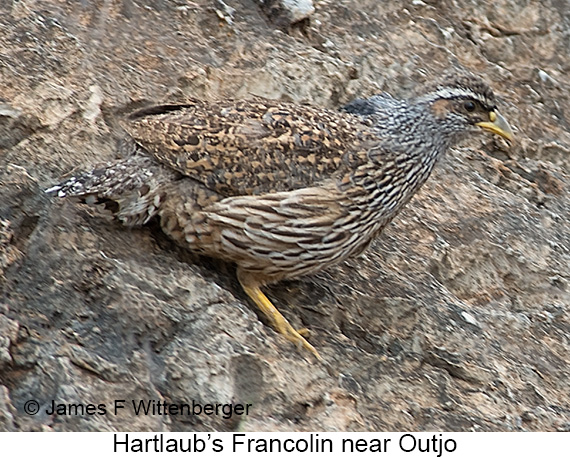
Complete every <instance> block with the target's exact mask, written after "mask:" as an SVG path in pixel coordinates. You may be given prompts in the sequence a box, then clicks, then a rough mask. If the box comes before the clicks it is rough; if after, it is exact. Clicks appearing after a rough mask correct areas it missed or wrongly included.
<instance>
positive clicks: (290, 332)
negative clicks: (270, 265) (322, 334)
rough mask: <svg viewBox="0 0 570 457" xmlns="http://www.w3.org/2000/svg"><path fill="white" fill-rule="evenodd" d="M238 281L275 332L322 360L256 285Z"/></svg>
mask: <svg viewBox="0 0 570 457" xmlns="http://www.w3.org/2000/svg"><path fill="white" fill-rule="evenodd" d="M238 277H239V276H238ZM239 279H240V283H241V286H242V287H243V290H244V291H245V293H246V294H247V295H249V297H250V298H251V299H252V300H253V302H254V303H255V304H256V305H257V306H258V307H259V309H260V310H261V311H262V312H263V314H265V315H266V316H267V318H268V319H269V320H270V321H271V324H272V325H273V327H274V328H275V330H277V331H278V332H279V333H281V335H283V336H284V337H285V338H287V339H288V340H289V341H292V342H293V343H295V344H296V345H297V346H299V347H300V346H302V347H304V348H305V349H308V350H309V351H311V352H312V353H313V355H314V356H315V357H316V358H317V359H319V360H321V361H322V360H323V359H322V358H321V356H320V355H319V353H318V352H317V350H316V349H315V348H314V347H313V346H312V345H311V344H309V342H308V341H307V340H305V338H303V337H302V336H301V334H300V333H299V332H298V331H297V330H295V329H294V328H293V327H292V326H291V324H289V322H287V320H286V319H285V318H284V317H283V315H282V314H281V313H280V312H279V311H278V310H277V308H275V306H273V303H271V302H270V301H269V299H268V298H267V297H266V296H265V294H264V293H263V292H262V291H261V289H260V288H259V286H258V285H248V284H246V282H245V281H244V280H243V279H242V278H239ZM300 331H301V332H303V333H307V330H306V329H302V330H300Z"/></svg>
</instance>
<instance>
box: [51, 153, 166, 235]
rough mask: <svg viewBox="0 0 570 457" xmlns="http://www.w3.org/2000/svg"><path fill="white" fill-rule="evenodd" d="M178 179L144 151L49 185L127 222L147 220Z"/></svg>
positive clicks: (57, 191) (58, 193)
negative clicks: (145, 155)
mask: <svg viewBox="0 0 570 457" xmlns="http://www.w3.org/2000/svg"><path fill="white" fill-rule="evenodd" d="M174 179H177V176H175V173H174V172H171V171H169V170H165V167H160V166H159V165H158V164H157V163H156V162H154V160H153V159H151V158H150V157H144V156H140V155H135V156H132V157H130V158H128V159H125V160H120V161H117V162H115V163H111V164H107V165H105V166H102V167H100V168H95V169H93V170H91V171H87V172H84V173H81V174H79V175H76V176H73V177H71V178H69V179H68V180H67V181H64V182H62V183H61V184H57V185H55V186H52V187H50V188H49V189H46V191H45V192H46V193H48V194H53V195H57V196H58V197H60V198H63V197H75V198H78V199H79V200H80V201H82V202H84V203H87V204H90V205H97V206H99V207H103V208H104V209H105V210H107V211H110V212H111V213H112V214H113V216H114V217H115V218H116V219H118V220H119V221H121V222H122V223H123V224H125V225H127V226H137V225H143V224H145V223H147V222H148V221H149V220H150V219H151V218H152V217H153V216H155V215H156V214H157V212H158V210H159V208H160V206H161V204H162V201H163V199H164V195H163V194H162V189H163V188H164V185H165V184H166V183H168V182H169V181H172V180H174Z"/></svg>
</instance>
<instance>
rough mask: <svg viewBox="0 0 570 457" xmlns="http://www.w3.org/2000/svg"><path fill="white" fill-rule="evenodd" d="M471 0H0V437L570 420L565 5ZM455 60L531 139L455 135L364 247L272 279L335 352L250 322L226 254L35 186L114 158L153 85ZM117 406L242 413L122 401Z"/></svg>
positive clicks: (234, 87)
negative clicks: (423, 180)
mask: <svg viewBox="0 0 570 457" xmlns="http://www.w3.org/2000/svg"><path fill="white" fill-rule="evenodd" d="M458 5H459V3H457V2H450V1H443V2H433V1H428V0H425V1H414V2H406V4H405V5H404V6H403V5H402V2H398V1H393V0H390V1H384V2H377V1H376V0H360V1H357V0H340V1H336V0H335V1H330V0H322V1H318V2H314V6H315V12H314V13H313V14H312V15H311V16H310V18H309V19H308V20H304V21H302V22H300V23H299V24H298V25H297V26H295V25H293V26H291V27H289V28H287V30H284V29H280V28H279V27H277V26H276V24H274V23H272V22H271V21H269V20H268V19H267V17H266V15H265V14H264V12H263V11H262V10H261V9H260V8H259V5H258V2H255V1H251V0H250V1H247V0H241V1H237V2H231V8H229V7H228V3H223V2H219V1H208V0H195V1H186V0H176V1H150V0H142V1H140V2H133V1H132V0H122V1H119V2H109V1H101V2H57V1H53V0H37V1H34V2H12V3H11V4H10V3H8V4H6V5H5V6H3V7H2V8H3V14H2V15H0V29H1V30H2V31H3V32H2V34H0V98H1V99H2V100H0V101H1V103H0V163H1V166H0V202H1V203H0V273H1V278H0V294H1V295H0V296H1V300H0V429H1V430H60V431H64V430H82V431H89V430H127V429H128V430H133V431H136V430H139V431H150V430H152V431H166V430H173V431H186V430H193V431H209V430H238V429H239V430H245V431H309V430H318V431H353V430H358V431H393V430H403V429H405V430H416V431H423V430H435V429H437V430H448V431H463V430H464V431H469V430H486V431H491V430H492V431H507V430H531V431H533V430H540V431H551V430H566V431H568V430H570V406H569V405H570V355H569V354H570V341H569V339H568V335H569V334H570V320H569V307H570V285H569V281H570V275H569V268H568V266H569V265H570V217H569V208H570V191H569V184H568V177H569V174H570V126H569V123H570V112H568V107H569V106H570V100H569V98H570V97H569V89H570V80H569V78H568V76H567V75H568V72H569V70H570V68H569V63H568V59H567V56H568V54H569V53H570V16H569V15H568V11H567V7H566V5H565V3H564V2H558V1H555V0H544V1H541V2H539V1H536V0H529V1H524V2H523V1H520V0H497V1H495V2H492V3H482V2H477V1H475V0H471V1H469V0H468V1H465V2H461V5H462V6H458ZM453 66H462V67H465V68H468V69H470V70H472V71H474V72H477V73H479V74H481V75H483V76H484V77H485V78H486V79H487V80H488V81H490V83H491V85H492V86H493V87H494V88H495V90H496V92H497V93H498V94H499V96H500V98H501V100H502V105H501V111H502V113H503V114H504V115H505V117H506V118H507V119H508V120H509V121H510V123H511V124H512V125H513V126H514V127H515V128H516V134H517V137H518V139H519V142H518V143H517V145H516V146H515V147H514V148H511V149H506V148H505V147H504V145H503V144H502V143H501V142H500V141H497V140H495V139H491V138H489V137H488V136H486V137H482V138H481V139H479V140H475V141H470V142H469V143H466V144H464V145H462V147H460V148H457V149H455V150H453V151H452V152H451V153H450V154H449V155H448V156H447V157H445V159H444V160H443V161H442V163H441V164H440V166H439V167H438V169H437V170H436V172H435V173H434V175H433V176H432V177H431V178H430V180H429V181H428V184H427V185H426V186H425V187H424V188H423V189H422V190H421V191H420V193H419V194H418V195H417V197H416V198H414V200H413V201H412V202H411V203H410V205H409V206H408V207H407V208H406V210H405V211H404V212H403V213H402V214H401V215H400V217H398V218H397V219H396V220H395V221H394V222H393V223H392V225H391V226H390V227H389V228H388V229H387V230H386V231H385V232H384V234H383V236H382V237H381V238H380V239H378V241H377V242H375V243H374V244H373V245H372V246H371V248H370V249H369V250H368V251H366V253H365V254H364V255H363V256H362V257H360V258H358V259H352V260H351V261H349V262H347V263H345V264H343V265H340V266H339V267H337V268H334V269H331V270H328V271H326V272H325V273H322V274H320V275H318V276H315V277H310V278H304V279H302V280H299V281H291V282H284V283H281V284H278V285H275V286H272V287H270V288H269V291H268V295H269V296H271V297H272V298H274V301H275V303H276V305H277V306H278V308H279V309H280V310H281V311H282V312H283V313H284V314H285V315H286V316H287V318H288V319H289V320H290V321H291V322H292V323H293V325H298V326H300V327H301V326H306V327H308V328H310V329H311V330H312V333H311V338H310V341H311V342H312V343H313V344H314V345H315V346H316V347H317V349H318V350H319V352H320V353H321V355H322V356H323V357H324V358H325V360H326V364H318V363H316V362H314V361H313V360H311V359H310V357H309V356H308V354H305V353H302V352H299V351H297V350H296V349H295V348H293V347H291V346H290V345H289V344H288V343H287V342H286V341H284V340H283V339H282V338H281V337H280V336H278V335H277V334H276V333H275V332H274V331H273V330H272V329H271V328H269V327H267V326H266V325H264V324H263V323H262V322H260V320H259V318H258V316H257V315H256V312H255V309H254V306H253V305H251V304H250V303H249V302H248V301H247V299H246V297H245V296H244V294H243V293H242V292H241V291H240V288H239V286H238V284H237V281H236V280H235V279H234V275H233V268H232V266H230V265H225V264H221V263H219V262H215V261H212V260H209V259H201V258H196V257H195V256H193V255H192V254H190V253H187V252H185V251H183V250H181V249H179V248H177V247H176V246H174V245H173V244H172V243H171V242H170V241H169V240H167V239H166V238H165V237H164V236H162V235H161V234H160V232H159V231H158V230H157V228H156V227H155V226H153V225H152V224H151V226H149V227H145V228H143V229H140V230H128V229H125V228H123V227H121V226H119V225H118V224H115V223H113V222H110V221H108V220H106V219H104V218H102V217H100V216H97V215H95V214H93V213H92V212H91V210H90V209H88V208H85V207H82V206H80V205H76V204H74V203H73V202H70V201H58V200H57V199H51V198H49V197H48V196H46V195H45V194H44V193H43V192H42V189H45V188H46V187H49V186H50V185H53V184H54V183H55V182H57V181H58V180H60V179H61V178H62V177H64V176H65V175H67V174H70V173H72V172H74V171H77V170H80V169H85V168H87V167H90V166H92V165H93V164H96V163H97V162H103V161H106V160H109V159H112V158H114V157H116V155H117V154H118V153H117V143H118V142H119V141H120V139H121V133H120V131H119V130H118V128H117V119H119V118H120V116H122V115H124V113H126V112H127V111H129V110H131V109H133V108H136V107H138V106H140V105H142V104H143V103H147V102H150V101H154V102H161V101H165V100H169V101H182V100H184V98H185V97H187V96H193V97H200V98H204V99H214V98H219V97H234V98H239V97H250V96H252V95H261V96H265V97H269V98H276V99H285V100H293V101H296V102H299V103H301V102H302V103H311V104H314V105H319V106H325V107H329V108H333V109H336V108H338V107H339V106H340V105H341V104H343V103H345V102H348V101H350V100H351V99H353V98H355V97H361V96H368V95H372V94H374V93H377V92H379V91H382V90H385V91H387V92H390V93H392V94H393V95H395V96H406V95H409V94H410V93H411V92H412V91H413V90H414V88H415V87H417V86H418V84H420V83H422V82H424V81H426V80H430V79H432V78H434V77H436V76H437V75H438V74H440V73H441V72H442V71H444V70H445V69H448V68H450V67H453ZM32 399H33V400H36V401H37V402H38V406H39V412H38V413H37V414H33V415H31V414H27V413H26V408H27V407H29V404H28V405H27V404H26V402H28V401H29V400H32ZM121 399H122V400H126V401H127V402H130V401H131V400H137V401H138V400H145V401H148V400H155V401H167V402H169V403H188V402H190V403H191V402H192V401H195V402H197V403H200V404H206V403H223V404H225V403H243V404H247V403H249V404H251V405H252V406H251V409H250V411H249V414H248V415H247V416H246V415H241V416H240V415H233V416H232V417H231V418H224V417H222V416H221V415H204V414H201V415H182V416H181V415H157V414H154V415H153V414H148V415H144V414H141V415H135V414H134V413H133V412H132V410H129V409H128V408H126V409H123V410H121V411H119V413H118V414H116V415H115V414H113V411H112V409H113V405H114V401H115V400H121ZM52 401H55V402H56V403H64V404H75V405H79V404H83V405H86V404H88V403H91V404H93V405H96V407H97V406H98V405H104V407H105V408H106V414H100V412H101V411H100V410H98V411H99V412H98V413H97V412H96V413H94V414H87V413H84V414H49V407H50V405H51V402H52Z"/></svg>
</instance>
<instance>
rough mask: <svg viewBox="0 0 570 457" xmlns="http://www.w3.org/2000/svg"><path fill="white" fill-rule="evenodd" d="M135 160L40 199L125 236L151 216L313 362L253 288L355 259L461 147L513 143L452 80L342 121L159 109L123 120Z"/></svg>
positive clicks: (263, 112)
mask: <svg viewBox="0 0 570 457" xmlns="http://www.w3.org/2000/svg"><path fill="white" fill-rule="evenodd" d="M121 125H122V127H123V128H124V130H125V132H126V136H125V137H126V139H127V141H129V142H130V144H132V150H133V152H132V153H130V154H127V156H126V157H124V158H121V159H118V160H115V161H113V162H108V163H105V164H103V165H100V166H96V167H94V168H92V169H91V170H88V171H86V172H82V173H79V174H78V175H75V176H73V177H71V178H68V179H66V180H65V181H63V182H62V183H60V184H57V185H55V186H52V187H50V188H49V189H46V192H48V193H50V194H55V195H57V196H59V197H75V198H78V199H79V200H80V201H82V202H85V203H89V204H93V205H99V206H102V207H104V208H105V209H106V210H108V211H110V212H111V213H112V214H113V215H114V217H115V218H116V219H117V220H118V221H120V222H121V223H123V224H124V225H126V226H130V227H135V226H142V225H144V224H146V223H147V222H149V220H151V219H153V218H158V219H159V220H160V227H161V229H162V230H163V231H164V232H165V233H166V234H167V235H168V236H170V237H171V238H172V239H173V240H175V241H176V242H178V243H180V244H181V245H183V246H184V247H186V248H188V249H190V250H191V251H194V252H197V253H199V254H202V255H205V256H209V257H213V258H218V259H221V260H223V261H226V262H231V263H234V264H235V265H236V267H237V268H236V274H237V279H238V281H239V283H240V284H241V287H242V288H243V291H244V292H245V293H246V294H247V296H248V297H249V298H250V299H251V300H252V301H253V302H254V303H255V304H256V305H257V306H258V308H259V309H260V310H261V311H262V313H263V314H264V315H265V316H266V317H267V319H268V321H269V323H270V324H271V325H272V326H273V328H274V329H275V330H276V331H277V332H278V333H280V334H281V335H283V336H284V337H285V338H287V339H288V340H290V341H291V342H293V343H294V344H295V345H296V346H297V347H300V348H304V349H306V350H308V351H310V353H312V354H313V355H314V356H315V357H316V358H317V359H319V360H323V359H322V357H321V356H320V354H319V352H318V351H317V350H316V348H315V347H314V346H313V345H311V344H310V343H309V342H308V341H307V339H306V338H305V336H307V333H308V331H307V329H299V330H297V329H295V328H293V326H292V325H291V324H290V323H289V322H288V321H287V320H286V319H285V317H284V316H283V315H282V314H281V313H280V312H279V311H278V310H277V308H276V307H275V306H274V305H273V303H272V302H271V301H270V299H269V298H268V297H267V296H266V295H265V294H264V293H263V292H262V290H261V289H262V288H263V287H264V286H266V285H267V284H270V283H277V282H279V281H281V280H284V279H293V278H298V277H300V276H303V275H308V274H313V273H317V272H319V271H322V270H323V269H326V268H328V267H330V266H332V265H335V264H338V263H339V262H342V261H344V260H345V259H347V258H349V257H353V256H357V255H359V254H360V253H362V252H363V251H364V250H365V249H366V248H367V247H368V246H369V244H370V243H371V242H372V241H373V240H374V239H375V238H376V237H377V236H378V235H379V234H380V233H381V232H382V230H383V229H384V227H386V225H387V224H388V223H390V221H391V220H392V219H393V218H394V217H395V216H396V215H397V214H398V212H399V211H400V210H401V209H402V207H404V205H406V203H408V201H409V200H410V199H411V198H412V197H413V196H414V194H415V193H416V192H417V191H418V190H419V189H420V187H421V186H422V184H423V183H424V182H425V181H426V179H427V178H428V176H429V175H430V173H431V171H432V169H433V167H434V165H435V164H436V163H437V161H438V159H439V158H440V157H441V156H442V155H443V154H444V153H445V151H446V150H448V149H449V148H450V147H452V146H454V145H456V144H457V143H458V142H459V141H460V140H462V139H463V138H465V137H467V136H469V135H471V134H474V133H477V132H482V131H486V132H490V133H492V134H496V135H499V136H500V137H503V138H504V139H506V140H508V141H509V142H511V141H513V139H514V134H513V131H512V129H511V127H510V126H509V124H508V122H507V121H506V119H505V118H504V117H503V116H502V115H501V114H500V113H499V110H498V108H497V101H496V97H495V95H494V93H493V91H492V89H491V88H490V86H489V85H488V84H487V82H485V81H484V80H483V79H482V78H480V77H479V76H476V75H474V74H472V73H469V72H454V73H451V74H448V75H446V76H444V77H442V78H441V79H440V80H439V81H436V82H434V83H431V84H427V85H425V86H422V87H421V89H420V90H418V91H417V94H414V95H412V96H410V97H408V98H406V99H396V98H393V97H392V96H390V95H388V94H385V93H381V94H377V95H375V96H372V97H370V98H363V99H356V100H354V101H352V102H351V103H349V104H347V105H346V106H344V107H343V108H342V109H340V110H332V109H324V108H319V107H314V106H309V105H299V104H294V103H290V102H284V101H277V100H268V99H264V98H261V97H251V98H250V99H247V100H231V99H226V100H218V101H203V100H199V99H194V98H188V99H187V100H185V101H184V103H183V104H162V105H156V106H150V107H144V108H141V109H138V110H136V111H134V112H133V113H131V114H130V115H128V116H126V117H125V118H124V119H123V120H122V122H121Z"/></svg>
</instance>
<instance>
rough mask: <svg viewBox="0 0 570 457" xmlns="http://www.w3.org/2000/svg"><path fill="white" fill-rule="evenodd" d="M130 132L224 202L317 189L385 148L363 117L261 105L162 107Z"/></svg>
mask: <svg viewBox="0 0 570 457" xmlns="http://www.w3.org/2000/svg"><path fill="white" fill-rule="evenodd" d="M123 126H124V128H125V129H126V131H127V132H128V133H129V135H130V136H131V137H132V138H133V139H134V141H135V142H136V143H138V144H139V145H140V146H142V147H143V148H144V149H145V150H146V151H148V153H150V154H151V155H152V156H153V157H154V158H155V159H156V160H157V161H158V162H160V163H162V164H163V165H167V166H169V167H171V168H173V169H174V170H176V171H178V172H179V173H181V174H182V175H184V176H186V177H189V178H192V179H193V180H196V181H198V182H200V183H202V184H203V185H205V186H206V187H207V188H208V189H210V190H213V191H215V192H218V193H219V194H221V195H223V196H237V195H259V194H264V193H269V192H281V191H290V190H295V189H300V188H303V187H308V186H311V185H314V184H315V183H317V182H319V181H322V180H324V179H327V178H330V177H331V176H333V175H335V173H336V174H341V173H342V170H343V169H346V170H348V169H353V168H354V167H355V166H357V165H358V164H359V163H362V162H364V161H365V160H366V154H367V151H369V150H370V148H371V146H372V145H374V144H377V143H378V142H379V138H378V136H377V133H376V132H374V129H371V128H370V125H368V121H367V120H366V119H363V118H361V117H359V116H355V115H352V114H347V113H339V112H334V111H330V110H325V109H320V108H315V107H310V106H299V105H293V104H288V103H281V102H276V101H269V100H264V99H260V98H257V99H254V100H250V101H231V100H226V101H221V102H214V103H206V102H202V101H199V100H192V101H190V102H189V103H187V104H185V105H162V106H158V107H156V106H155V107H152V108H148V109H142V110H140V111H137V112H135V113H133V114H132V115H131V116H129V118H128V119H127V120H126V121H125V122H124V124H123Z"/></svg>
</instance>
